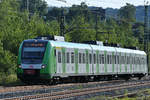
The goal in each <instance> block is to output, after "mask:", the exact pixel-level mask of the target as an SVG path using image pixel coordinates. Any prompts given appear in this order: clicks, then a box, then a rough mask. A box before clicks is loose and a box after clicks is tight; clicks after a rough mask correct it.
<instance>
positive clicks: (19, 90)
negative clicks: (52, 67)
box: [0, 80, 124, 99]
mask: <svg viewBox="0 0 150 100" xmlns="http://www.w3.org/2000/svg"><path fill="white" fill-rule="evenodd" d="M116 82H117V83H120V82H124V80H113V81H101V82H89V83H72V84H71V83H70V84H59V85H54V86H47V85H33V86H16V87H7V88H1V89H0V99H4V98H12V97H17V96H26V95H35V94H42V93H50V92H57V91H63V90H68V89H70V90H71V89H75V88H76V89H77V88H80V87H81V86H82V87H84V88H87V87H93V86H95V87H97V86H105V85H111V84H114V83H116Z"/></svg>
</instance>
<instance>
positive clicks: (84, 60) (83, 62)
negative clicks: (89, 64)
mask: <svg viewBox="0 0 150 100" xmlns="http://www.w3.org/2000/svg"><path fill="white" fill-rule="evenodd" d="M82 57H83V59H82V60H83V64H84V63H85V54H84V53H83V55H82Z"/></svg>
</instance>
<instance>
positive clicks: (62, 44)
mask: <svg viewBox="0 0 150 100" xmlns="http://www.w3.org/2000/svg"><path fill="white" fill-rule="evenodd" d="M49 42H50V43H51V45H52V46H55V47H65V48H78V49H88V50H91V48H93V50H101V51H108V52H109V51H111V52H123V53H133V54H139V55H146V53H145V52H144V51H140V50H133V49H126V48H118V47H109V46H99V45H90V44H82V43H72V42H61V41H51V40H50V41H49Z"/></svg>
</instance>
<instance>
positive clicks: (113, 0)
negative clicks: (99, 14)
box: [45, 0, 150, 8]
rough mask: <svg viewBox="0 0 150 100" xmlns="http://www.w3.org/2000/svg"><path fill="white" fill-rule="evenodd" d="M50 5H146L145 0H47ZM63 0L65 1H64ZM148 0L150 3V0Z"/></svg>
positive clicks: (116, 6) (112, 6)
mask: <svg viewBox="0 0 150 100" xmlns="http://www.w3.org/2000/svg"><path fill="white" fill-rule="evenodd" d="M45 1H46V2H47V4H48V5H49V6H56V7H70V6H72V5H73V4H76V5H79V4H80V3H81V2H86V4H87V5H88V6H96V7H103V8H108V7H109V8H120V7H122V6H125V5H126V3H130V4H133V5H135V6H138V5H144V0H45ZM62 1H63V2H62ZM145 1H146V2H147V1H148V2H149V4H150V0H145Z"/></svg>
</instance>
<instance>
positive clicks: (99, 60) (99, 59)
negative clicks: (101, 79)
mask: <svg viewBox="0 0 150 100" xmlns="http://www.w3.org/2000/svg"><path fill="white" fill-rule="evenodd" d="M99 64H101V54H99Z"/></svg>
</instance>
